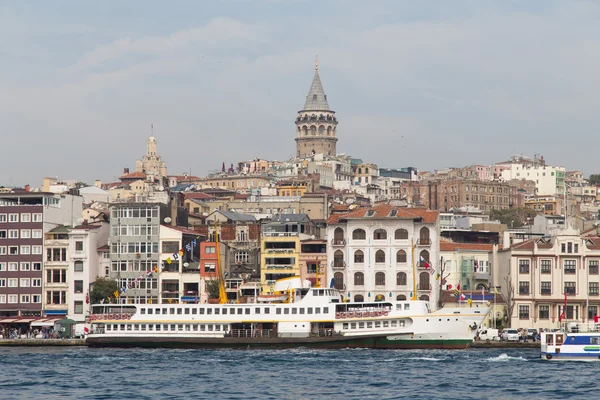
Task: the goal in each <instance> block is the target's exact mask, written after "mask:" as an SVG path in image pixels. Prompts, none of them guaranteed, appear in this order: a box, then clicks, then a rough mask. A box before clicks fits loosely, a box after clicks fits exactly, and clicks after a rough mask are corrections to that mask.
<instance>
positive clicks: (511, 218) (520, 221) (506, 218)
mask: <svg viewBox="0 0 600 400" xmlns="http://www.w3.org/2000/svg"><path fill="white" fill-rule="evenodd" d="M536 215H537V213H536V212H535V211H534V210H532V209H530V208H523V207H517V208H508V209H506V210H492V211H491V212H490V219H492V220H498V221H500V223H502V224H505V225H506V226H508V227H509V228H520V227H522V226H523V225H526V224H527V218H529V219H530V221H529V223H530V224H531V223H533V219H534V218H535V216H536Z"/></svg>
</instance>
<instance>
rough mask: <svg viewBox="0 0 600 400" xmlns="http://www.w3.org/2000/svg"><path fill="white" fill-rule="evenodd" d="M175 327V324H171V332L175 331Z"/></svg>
mask: <svg viewBox="0 0 600 400" xmlns="http://www.w3.org/2000/svg"><path fill="white" fill-rule="evenodd" d="M176 327H177V325H175V324H171V332H175V331H176V330H177V329H175V328H176Z"/></svg>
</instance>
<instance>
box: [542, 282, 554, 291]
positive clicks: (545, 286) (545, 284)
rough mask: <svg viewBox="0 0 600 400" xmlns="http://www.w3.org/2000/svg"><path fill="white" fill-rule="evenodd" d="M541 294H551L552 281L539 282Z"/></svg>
mask: <svg viewBox="0 0 600 400" xmlns="http://www.w3.org/2000/svg"><path fill="white" fill-rule="evenodd" d="M540 291H541V294H552V282H541V285H540Z"/></svg>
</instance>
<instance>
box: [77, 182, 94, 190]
mask: <svg viewBox="0 0 600 400" xmlns="http://www.w3.org/2000/svg"><path fill="white" fill-rule="evenodd" d="M88 186H90V185H88V184H87V183H85V182H77V183H76V184H75V187H76V188H77V189H79V188H84V187H88Z"/></svg>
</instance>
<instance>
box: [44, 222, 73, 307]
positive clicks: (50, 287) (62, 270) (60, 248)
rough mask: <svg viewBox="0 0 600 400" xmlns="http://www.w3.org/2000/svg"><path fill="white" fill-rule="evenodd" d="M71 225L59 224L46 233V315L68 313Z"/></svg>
mask: <svg viewBox="0 0 600 400" xmlns="http://www.w3.org/2000/svg"><path fill="white" fill-rule="evenodd" d="M70 231H71V227H70V226H64V225H63V226H58V227H56V228H54V229H52V230H51V231H50V232H47V233H45V234H44V237H45V240H44V248H45V251H46V257H45V260H44V266H43V275H44V277H45V279H44V282H43V288H44V294H43V296H42V298H43V302H44V316H53V315H61V316H65V315H67V313H68V309H69V303H68V296H67V295H68V292H69V282H68V280H67V272H68V270H69V258H68V257H69V256H68V253H69V232H70Z"/></svg>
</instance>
